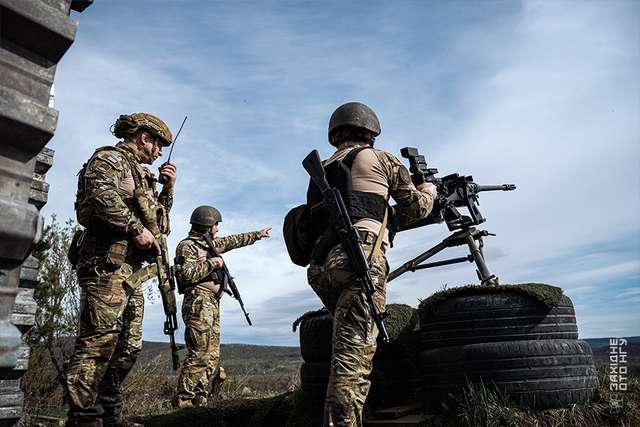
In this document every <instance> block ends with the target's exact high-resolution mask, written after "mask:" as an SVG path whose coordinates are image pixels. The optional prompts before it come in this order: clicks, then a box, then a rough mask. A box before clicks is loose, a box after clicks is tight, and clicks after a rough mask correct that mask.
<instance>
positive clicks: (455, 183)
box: [387, 147, 516, 286]
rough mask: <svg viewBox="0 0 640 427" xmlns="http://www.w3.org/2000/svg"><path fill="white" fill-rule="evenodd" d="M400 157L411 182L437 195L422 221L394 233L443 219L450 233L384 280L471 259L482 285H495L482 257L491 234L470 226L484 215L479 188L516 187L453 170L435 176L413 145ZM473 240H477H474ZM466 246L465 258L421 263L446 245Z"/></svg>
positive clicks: (502, 189) (494, 279) (447, 246)
mask: <svg viewBox="0 0 640 427" xmlns="http://www.w3.org/2000/svg"><path fill="white" fill-rule="evenodd" d="M400 154H401V155H402V157H404V158H406V159H408V160H409V172H410V173H411V180H412V181H413V183H414V185H416V186H418V185H420V184H422V183H424V182H430V183H432V184H434V185H435V186H436V188H437V189H438V197H437V199H436V200H435V201H434V204H433V210H432V211H431V214H430V215H429V216H428V217H427V218H425V219H424V220H422V221H418V222H415V223H413V224H411V225H409V226H405V227H403V228H398V227H396V229H395V230H393V231H394V232H397V231H404V230H409V229H413V228H416V227H421V226H424V225H428V224H438V223H442V222H445V223H446V224H447V227H448V228H449V231H452V232H453V233H452V234H451V235H450V236H449V237H447V238H446V239H444V240H443V241H442V242H440V243H439V244H438V245H436V246H434V247H433V248H431V249H429V250H427V251H425V252H423V253H422V254H420V255H418V256H417V257H415V258H413V259H412V260H410V261H407V262H406V263H404V264H403V265H402V266H400V267H399V268H397V269H395V270H394V271H392V272H391V273H390V274H389V277H388V279H387V281H391V280H393V279H395V278H396V277H398V276H400V275H401V274H403V273H406V272H407V271H416V270H422V269H425V268H432V267H439V266H443V265H449V264H455V263H460V262H474V263H475V264H476V267H477V270H476V272H477V274H478V278H479V279H480V283H481V284H483V285H492V286H497V285H498V284H499V283H498V277H497V276H495V275H494V274H491V272H490V271H489V269H488V268H487V265H486V263H485V259H484V253H483V247H484V241H483V237H486V236H495V234H491V233H489V232H488V231H486V230H477V229H476V228H475V227H474V226H475V225H479V224H482V223H483V222H484V221H485V218H484V217H483V216H482V213H481V212H480V209H479V208H478V206H479V204H480V203H479V200H478V193H480V192H483V191H512V190H515V189H516V186H515V185H514V184H501V185H479V184H477V183H475V182H473V177H472V176H463V175H459V174H457V173H454V174H450V175H447V176H445V177H442V178H439V177H436V176H435V175H436V174H437V173H438V169H436V168H430V167H429V166H428V165H427V162H426V160H425V157H424V156H423V155H421V154H420V153H419V152H418V149H417V148H413V147H405V148H403V149H402V150H400ZM459 208H466V209H467V211H468V213H469V214H468V215H463V214H462V213H460V211H459ZM476 241H477V242H478V243H476ZM463 245H467V246H468V247H469V255H467V256H466V257H460V258H452V259H448V260H444V261H437V262H431V263H426V264H423V262H424V261H426V260H427V259H429V258H431V257H433V256H434V255H436V254H437V253H439V252H441V251H443V250H444V249H446V248H449V247H455V246H463Z"/></svg>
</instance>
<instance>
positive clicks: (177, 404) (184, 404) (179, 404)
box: [171, 396, 193, 409]
mask: <svg viewBox="0 0 640 427" xmlns="http://www.w3.org/2000/svg"><path fill="white" fill-rule="evenodd" d="M171 403H172V405H173V407H174V408H176V409H185V408H193V402H192V401H191V400H183V399H181V398H180V397H178V396H176V397H175V398H174V399H173V402H171Z"/></svg>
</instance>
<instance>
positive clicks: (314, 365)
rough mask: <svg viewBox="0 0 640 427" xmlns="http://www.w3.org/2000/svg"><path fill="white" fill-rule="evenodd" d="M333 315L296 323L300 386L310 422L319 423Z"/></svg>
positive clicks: (320, 423)
mask: <svg viewBox="0 0 640 427" xmlns="http://www.w3.org/2000/svg"><path fill="white" fill-rule="evenodd" d="M332 332H333V318H332V317H331V316H330V315H329V314H323V315H320V316H316V317H310V318H308V319H305V320H304V321H303V322H302V323H301V324H300V353H301V354H302V360H304V363H303V364H302V366H301V367H300V389H301V392H302V401H303V403H304V407H305V410H306V411H307V414H308V415H309V417H308V419H310V420H312V422H313V425H314V426H320V425H322V417H323V413H324V399H325V395H326V393H327V383H328V382H329V367H330V363H331V336H332Z"/></svg>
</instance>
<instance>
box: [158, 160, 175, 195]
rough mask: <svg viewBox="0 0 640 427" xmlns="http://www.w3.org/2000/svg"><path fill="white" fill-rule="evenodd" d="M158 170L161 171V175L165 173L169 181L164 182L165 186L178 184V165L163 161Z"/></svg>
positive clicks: (169, 186) (169, 187) (171, 186)
mask: <svg viewBox="0 0 640 427" xmlns="http://www.w3.org/2000/svg"><path fill="white" fill-rule="evenodd" d="M158 171H159V172H160V175H164V177H165V178H166V179H167V181H166V182H165V183H164V184H163V185H164V188H166V189H171V188H173V186H174V185H176V176H177V175H176V174H177V169H176V165H174V164H173V163H163V164H162V165H161V166H160V167H159V168H158Z"/></svg>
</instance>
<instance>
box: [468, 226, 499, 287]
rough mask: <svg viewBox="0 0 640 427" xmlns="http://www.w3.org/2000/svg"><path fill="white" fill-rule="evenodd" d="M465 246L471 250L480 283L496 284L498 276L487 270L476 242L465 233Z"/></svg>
mask: <svg viewBox="0 0 640 427" xmlns="http://www.w3.org/2000/svg"><path fill="white" fill-rule="evenodd" d="M466 240H467V246H469V251H470V252H471V256H472V257H473V261H474V262H475V263H476V266H477V267H478V269H477V270H476V271H477V273H478V278H479V279H480V284H482V285H486V286H498V285H499V283H498V277H497V276H496V275H494V274H491V272H489V268H488V267H487V264H486V263H485V262H484V257H483V256H482V251H481V250H480V248H479V247H478V245H477V244H476V241H475V239H474V237H473V236H472V235H467V237H466Z"/></svg>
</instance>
